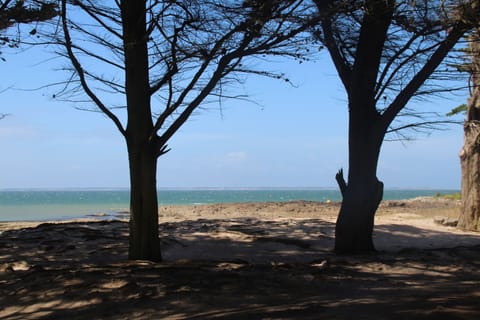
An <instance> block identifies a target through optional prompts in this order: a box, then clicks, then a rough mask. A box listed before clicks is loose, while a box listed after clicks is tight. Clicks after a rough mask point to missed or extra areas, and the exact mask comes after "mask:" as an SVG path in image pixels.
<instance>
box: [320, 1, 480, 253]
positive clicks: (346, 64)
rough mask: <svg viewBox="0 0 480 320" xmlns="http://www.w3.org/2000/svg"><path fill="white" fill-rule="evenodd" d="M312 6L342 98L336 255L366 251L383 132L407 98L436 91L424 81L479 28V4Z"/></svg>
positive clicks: (379, 188)
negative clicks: (345, 151)
mask: <svg viewBox="0 0 480 320" xmlns="http://www.w3.org/2000/svg"><path fill="white" fill-rule="evenodd" d="M314 2H315V4H316V5H317V7H318V9H319V11H320V12H323V13H324V14H325V17H324V18H323V19H322V22H321V29H320V30H319V31H318V32H317V37H318V38H319V39H321V41H322V42H323V44H324V46H325V47H326V48H327V50H328V52H329V53H330V56H331V58H332V60H333V62H334V64H335V67H336V69H337V72H338V74H339V77H340V79H341V81H342V83H343V85H344V87H345V90H346V92H347V96H348V110H349V134H348V140H349V160H348V165H349V168H348V179H347V181H345V180H344V177H343V172H342V170H340V171H339V172H338V173H337V176H336V179H337V181H338V183H339V186H340V189H341V192H342V195H343V202H342V206H341V209H340V212H339V216H338V219H337V223H336V230H335V251H336V252H338V253H361V252H371V251H374V250H375V247H374V244H373V240H372V233H373V226H374V216H375V212H376V210H377V208H378V205H379V204H380V201H381V200H382V197H383V183H382V182H381V181H379V180H378V178H377V164H378V158H379V155H380V149H381V146H382V143H383V140H384V138H385V135H386V133H387V132H388V131H389V130H390V131H391V130H397V129H399V128H394V127H393V126H392V124H394V120H395V119H397V118H398V116H399V115H401V113H402V112H404V111H406V110H407V109H406V108H407V103H408V102H409V101H410V100H411V99H412V97H415V96H419V95H425V94H431V93H432V92H436V89H435V88H434V87H428V86H426V85H427V80H428V79H429V78H431V77H432V76H433V75H434V74H435V71H436V70H438V67H439V66H440V65H441V64H442V62H443V61H444V59H445V58H446V57H447V56H448V55H449V52H450V51H451V49H452V48H453V47H454V46H455V45H456V44H457V42H458V41H459V40H460V39H461V38H462V36H463V35H464V34H465V32H466V31H467V30H469V29H470V28H472V25H474V24H478V19H477V17H478V12H479V10H480V6H479V5H478V0H477V1H427V0H419V1H394V0H364V1H335V0H331V1H328V0H324V1H322V0H314ZM460 16H461V17H462V19H459V17H460ZM408 113H409V114H411V115H415V112H412V111H409V112H408ZM430 124H431V123H430V122H428V121H427V122H420V123H417V124H416V125H420V126H422V125H427V126H428V125H430ZM407 126H411V125H407ZM400 127H403V128H404V127H406V126H402V125H401V126H400Z"/></svg>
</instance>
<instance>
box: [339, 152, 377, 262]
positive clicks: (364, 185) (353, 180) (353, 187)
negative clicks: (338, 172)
mask: <svg viewBox="0 0 480 320" xmlns="http://www.w3.org/2000/svg"><path fill="white" fill-rule="evenodd" d="M363 160H364V159H363ZM357 161H359V162H362V163H365V168H366V167H367V166H372V164H368V163H366V162H365V161H362V159H358V160H357ZM366 171H371V170H366ZM348 180H349V182H348V184H347V185H346V189H345V190H344V191H343V192H342V193H343V201H342V206H341V208H340V213H339V215H338V218H337V223H336V227H335V252H337V253H369V252H373V251H375V246H374V244H373V238H372V237H373V227H374V218H375V213H376V211H377V209H378V206H379V204H380V202H381V201H382V197H383V183H382V182H381V181H379V180H378V179H377V177H376V175H375V174H365V173H362V172H355V171H351V170H350V173H349V179H348Z"/></svg>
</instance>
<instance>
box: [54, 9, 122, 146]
mask: <svg viewBox="0 0 480 320" xmlns="http://www.w3.org/2000/svg"><path fill="white" fill-rule="evenodd" d="M66 2H67V0H62V9H61V18H62V28H63V33H64V36H65V48H66V50H67V54H68V57H69V58H70V61H71V62H72V65H73V67H74V68H75V71H76V72H77V75H78V77H79V78H80V83H81V86H82V88H83V90H85V93H86V94H87V95H88V96H89V97H90V99H92V101H93V102H94V103H95V104H96V105H97V107H98V108H99V109H100V110H101V111H102V112H103V113H104V114H105V115H106V116H107V117H108V118H110V119H111V120H112V121H113V123H114V124H115V126H116V127H117V129H118V130H119V131H120V133H121V134H122V135H123V136H125V137H126V131H125V129H124V128H123V125H122V123H121V122H120V120H119V119H118V118H117V116H115V114H113V113H112V112H111V111H110V110H109V109H108V108H107V107H106V106H105V105H104V104H103V102H102V101H101V100H100V99H99V98H98V97H97V96H96V95H95V93H94V92H93V91H92V90H91V89H90V86H89V85H88V83H87V81H86V79H85V73H84V70H83V68H82V66H81V64H80V62H79V61H78V59H77V57H76V56H75V54H74V52H73V48H72V39H71V37H70V32H69V30H68V25H67V8H66V7H67V6H66Z"/></svg>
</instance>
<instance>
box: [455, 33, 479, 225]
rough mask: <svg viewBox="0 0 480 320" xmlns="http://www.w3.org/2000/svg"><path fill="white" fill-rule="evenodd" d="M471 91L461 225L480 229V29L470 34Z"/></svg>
mask: <svg viewBox="0 0 480 320" xmlns="http://www.w3.org/2000/svg"><path fill="white" fill-rule="evenodd" d="M469 51H470V54H471V56H472V63H471V65H470V67H471V70H470V72H471V81H472V91H471V95H470V99H469V101H468V105H467V119H466V121H465V125H464V133H465V136H464V144H463V148H462V150H461V151H460V162H461V165H462V211H461V214H460V218H459V221H458V227H459V228H461V229H466V230H473V231H480V29H477V30H476V32H474V33H473V34H472V35H471V36H470V47H469Z"/></svg>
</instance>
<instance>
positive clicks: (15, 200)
mask: <svg viewBox="0 0 480 320" xmlns="http://www.w3.org/2000/svg"><path fill="white" fill-rule="evenodd" d="M453 192H458V190H400V189H392V190H385V192H384V200H400V199H410V198H415V197H420V196H433V195H435V194H437V193H442V194H445V193H453ZM158 199H159V205H169V204H178V205H197V204H210V203H234V202H279V201H294V200H307V201H320V202H325V201H327V200H330V201H340V200H341V195H340V192H339V191H337V190H330V189H294V190H288V189H274V190H269V189H245V190H219V189H207V190H164V189H161V190H159V191H158ZM128 207H129V191H128V190H123V189H122V190H4V191H0V221H44V220H64V219H71V218H79V217H86V216H92V215H93V216H98V217H99V216H101V215H105V216H107V217H109V216H112V215H114V214H116V213H119V212H128Z"/></svg>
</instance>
